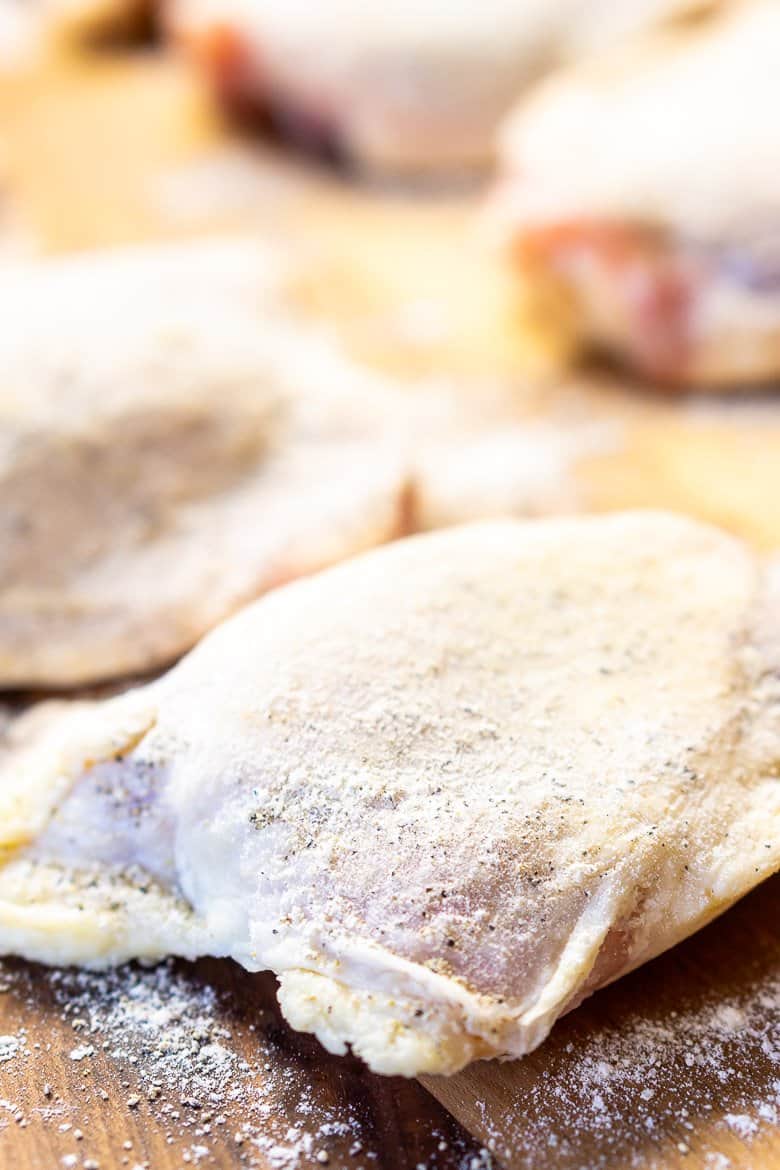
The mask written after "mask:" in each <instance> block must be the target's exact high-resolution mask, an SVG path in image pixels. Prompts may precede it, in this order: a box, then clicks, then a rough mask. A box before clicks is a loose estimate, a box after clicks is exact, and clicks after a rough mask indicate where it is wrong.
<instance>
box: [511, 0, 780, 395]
mask: <svg viewBox="0 0 780 1170" xmlns="http://www.w3.org/2000/svg"><path fill="white" fill-rule="evenodd" d="M778 104H780V7H778V5H777V4H775V3H774V2H773V0H752V2H750V0H748V2H746V3H737V4H732V5H727V6H725V8H723V9H722V10H721V11H720V12H719V14H718V15H717V17H713V18H712V19H710V20H706V21H702V22H701V23H700V24H699V25H696V26H694V27H693V28H692V29H689V30H687V31H684V32H680V31H678V32H677V33H676V34H675V35H674V36H672V35H666V36H663V37H661V36H659V37H656V38H654V39H652V40H650V41H649V42H648V44H647V45H645V46H644V47H640V48H637V49H636V50H635V51H633V52H632V53H630V54H627V55H626V54H624V53H621V54H618V53H614V54H612V55H610V56H606V57H604V58H603V59H599V60H598V61H597V62H593V63H589V64H585V65H582V66H580V67H579V68H577V69H574V70H571V71H564V72H561V73H560V74H559V75H556V76H555V77H553V78H551V79H550V80H549V81H548V82H547V83H546V84H543V85H542V86H540V88H539V89H538V90H537V91H536V92H535V94H534V95H532V97H531V98H530V100H529V101H528V102H526V103H521V104H520V105H519V106H518V109H517V112H516V114H515V115H514V116H513V117H511V118H510V120H509V122H508V124H507V126H506V128H505V131H504V133H503V149H502V169H503V174H502V177H501V179H500V182H499V187H498V190H497V193H496V196H495V200H494V207H495V212H496V214H497V216H498V217H499V220H500V223H501V225H502V231H503V232H504V234H505V235H506V237H507V239H508V242H509V245H510V248H511V250H512V255H513V257H514V259H515V261H516V262H517V264H518V265H519V268H520V270H521V273H522V276H523V277H524V283H525V290H526V294H527V295H528V296H529V297H530V315H531V319H532V321H534V322H535V323H536V325H537V327H541V328H542V329H543V330H544V331H545V332H546V333H547V334H548V336H549V337H550V339H551V340H552V344H553V346H554V347H558V348H559V349H560V350H561V351H562V352H563V353H566V352H570V351H571V349H572V348H575V349H577V348H579V347H581V346H586V347H593V346H597V347H600V348H603V349H607V350H609V351H611V352H612V353H613V354H617V355H618V357H620V358H621V359H622V360H623V361H624V362H625V363H627V364H628V365H629V366H631V367H633V368H634V369H636V370H638V371H640V372H641V373H643V374H645V375H647V376H648V377H650V378H651V379H657V380H661V381H664V382H667V383H670V384H673V385H675V384H677V385H683V386H684V385H702V386H705V387H706V386H709V385H719V386H736V387H739V386H741V385H744V384H745V383H746V382H762V381H774V380H776V379H777V377H778V375H780V123H778V119H777V109H778Z"/></svg>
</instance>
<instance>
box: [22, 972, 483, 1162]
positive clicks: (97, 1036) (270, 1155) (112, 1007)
mask: <svg viewBox="0 0 780 1170" xmlns="http://www.w3.org/2000/svg"><path fill="white" fill-rule="evenodd" d="M42 989H43V990H45V991H46V992H48V993H49V994H50V995H51V997H52V998H53V1000H54V1004H55V1007H56V1010H57V1014H58V1016H59V1017H60V1019H61V1021H62V1022H63V1023H64V1024H66V1025H69V1027H70V1028H71V1029H72V1030H73V1032H74V1033H75V1036H76V1039H75V1041H74V1043H73V1045H72V1046H71V1047H69V1048H67V1049H66V1054H67V1057H68V1058H69V1060H70V1061H73V1062H76V1064H77V1066H78V1068H79V1069H83V1070H84V1072H85V1073H88V1072H89V1066H90V1064H91V1062H92V1061H93V1060H94V1058H95V1056H96V1054H107V1055H108V1056H109V1057H111V1058H113V1060H114V1061H116V1064H117V1068H118V1069H122V1070H123V1071H124V1072H125V1073H126V1078H125V1080H123V1081H121V1084H122V1090H121V1093H122V1096H121V1097H120V1100H119V1102H118V1104H120V1106H123V1107H125V1108H127V1109H128V1110H129V1111H131V1112H133V1113H136V1112H137V1111H139V1110H140V1111H142V1112H146V1113H148V1114H149V1115H151V1116H152V1117H154V1118H155V1119H156V1121H157V1122H159V1123H160V1124H162V1126H163V1127H164V1126H165V1124H166V1122H168V1123H169V1124H170V1127H171V1129H172V1130H174V1131H175V1132H176V1134H177V1139H176V1141H177V1146H176V1150H177V1153H178V1156H179V1159H180V1161H181V1163H182V1165H183V1166H184V1167H187V1166H190V1165H191V1166H196V1167H197V1166H200V1167H202V1168H203V1170H205V1168H206V1167H208V1166H209V1165H213V1164H214V1162H215V1157H216V1148H217V1147H219V1148H220V1149H224V1147H225V1145H226V1144H228V1145H229V1146H231V1147H233V1148H235V1149H236V1151H237V1156H238V1158H239V1160H240V1162H241V1164H242V1166H245V1167H246V1168H247V1170H252V1168H254V1167H257V1168H260V1167H262V1168H263V1170H266V1168H269V1167H270V1168H271V1170H306V1168H310V1167H315V1168H317V1167H323V1166H324V1167H329V1170H341V1167H342V1166H347V1165H348V1166H349V1168H350V1170H352V1168H353V1167H354V1168H355V1170H360V1168H362V1170H374V1168H376V1167H379V1166H381V1165H382V1161H381V1158H380V1156H381V1154H382V1153H383V1151H382V1149H381V1145H380V1139H378V1138H377V1136H376V1134H375V1132H374V1131H373V1130H372V1129H371V1127H370V1126H369V1127H367V1125H366V1116H365V1108H364V1106H362V1105H361V1103H360V1101H353V1100H351V1099H348V1097H347V1094H346V1093H344V1094H341V1095H339V1093H338V1092H336V1093H331V1094H329V1095H328V1101H330V1102H331V1103H326V1102H324V1101H323V1098H322V1095H321V1094H319V1093H318V1092H317V1091H316V1072H317V1069H316V1066H315V1065H314V1064H313V1062H312V1063H311V1065H310V1066H308V1067H307V1065H306V1062H305V1060H302V1059H299V1058H297V1057H296V1056H295V1054H292V1053H291V1052H290V1049H289V1046H285V1044H284V1043H280V1041H279V1037H280V1036H281V1035H283V1033H284V1029H283V1027H282V1026H281V1025H280V1023H279V1017H278V1015H277V1013H276V1012H275V1011H271V1010H265V1011H263V1010H262V1009H260V1010H259V1012H258V1014H257V1017H256V1022H254V1023H249V1024H247V1023H246V1021H244V1022H243V1024H242V1030H243V1031H244V1032H245V1031H246V1029H247V1027H248V1028H249V1030H250V1031H251V1032H252V1033H253V1035H252V1037H251V1043H250V1044H249V1045H248V1046H247V1045H246V1044H244V1045H243V1050H242V1046H241V1045H240V1044H238V1043H237V1041H236V1037H235V1035H234V1033H233V1030H232V1029H233V1028H234V1025H235V1021H234V1020H233V1019H232V1017H231V1013H230V1004H229V998H230V997H229V996H228V995H227V994H226V993H224V992H220V991H217V990H216V989H215V988H213V987H212V986H210V985H209V984H208V983H204V982H203V980H202V978H198V977H197V976H196V975H195V974H194V973H193V972H191V970H190V969H189V968H188V967H186V966H185V965H182V964H179V965H177V964H175V963H172V962H168V963H162V964H160V965H158V966H155V967H140V966H135V965H130V966H127V967H123V968H119V969H116V970H110V971H106V972H88V971H76V970H71V969H68V970H59V969H51V970H46V969H42V968H39V969H34V972H32V973H31V971H30V970H29V969H28V968H26V967H20V966H18V965H15V964H8V965H7V966H5V967H3V966H2V965H0V991H4V992H8V991H12V992H13V993H14V996H15V997H23V998H26V999H27V1001H28V1002H29V1003H30V1004H31V1005H34V1004H35V1002H36V997H37V996H39V995H40V992H41V990H42ZM236 1030H237V1029H236ZM40 1047H41V1046H40V1045H34V1044H31V1043H30V1042H29V1039H28V1037H27V1034H26V1033H25V1031H24V1030H23V1029H21V1030H20V1031H19V1032H18V1033H16V1034H14V1035H5V1036H0V1096H2V1095H4V1094H7V1093H8V1094H11V1093H12V1089H13V1086H14V1085H16V1086H18V1085H19V1084H20V1082H22V1081H23V1082H25V1083H26V1084H27V1085H30V1084H31V1083H32V1084H35V1085H36V1088H37V1092H38V1094H39V1096H40V1101H39V1103H38V1104H37V1105H35V1106H34V1107H33V1108H31V1107H30V1106H29V1103H28V1104H27V1106H26V1110H25V1109H23V1108H22V1107H21V1105H19V1104H17V1103H14V1101H13V1100H8V1101H6V1100H3V1099H0V1131H1V1130H2V1129H3V1128H5V1127H6V1126H7V1125H9V1124H13V1123H16V1124H17V1125H21V1126H23V1127H26V1126H27V1125H29V1124H30V1121H31V1120H33V1121H35V1122H36V1123H37V1122H39V1121H43V1122H45V1123H49V1124H52V1125H55V1126H56V1127H57V1129H58V1131H59V1133H60V1134H62V1135H63V1139H64V1140H71V1139H72V1140H74V1141H75V1143H76V1149H77V1151H78V1152H77V1153H76V1152H74V1153H68V1152H65V1153H64V1154H63V1159H67V1160H63V1161H62V1163H61V1164H62V1166H64V1167H68V1166H72V1167H73V1168H74V1170H84V1168H85V1167H86V1166H87V1165H88V1164H89V1163H90V1162H91V1161H94V1159H93V1158H91V1157H90V1154H89V1124H88V1120H87V1113H88V1112H89V1105H90V1104H91V1105H92V1107H93V1109H94V1105H95V1104H96V1102H95V1096H94V1095H96V1096H97V1097H102V1099H103V1101H104V1102H105V1101H107V1100H108V1099H109V1094H108V1093H107V1092H106V1088H108V1086H105V1087H104V1085H103V1084H95V1085H94V1086H93V1087H92V1088H91V1093H92V1094H93V1096H92V1100H91V1102H90V1100H89V1097H87V1100H85V1101H84V1103H83V1105H84V1110H85V1112H84V1117H83V1119H82V1116H81V1111H80V1106H81V1103H80V1102H76V1103H75V1104H74V1102H73V1101H71V1100H68V1101H64V1100H59V1099H58V1096H57V1094H56V1093H55V1092H54V1090H53V1088H52V1087H51V1086H50V1085H46V1084H37V1083H36V1076H37V1074H36V1070H35V1061H36V1057H38V1056H39V1055H40V1053H39V1052H38V1051H37V1049H40ZM247 1051H249V1052H250V1053H251V1056H250V1057H247V1056H246V1055H244V1054H245V1053H247ZM88 1083H89V1084H90V1085H91V1084H92V1082H91V1081H89V1082H88ZM349 1083H350V1082H349V1080H348V1079H347V1080H345V1085H347V1086H348V1085H349ZM116 1093H117V1089H116V1085H114V1086H113V1088H112V1092H111V1097H115V1095H116ZM17 1096H18V1097H19V1098H20V1099H21V1098H22V1096H23V1095H22V1094H21V1093H18V1094H17ZM280 1102H284V1108H283V1109H280ZM282 1114H283V1116H282ZM291 1118H293V1119H294V1121H295V1124H293V1125H291V1124H290V1120H291ZM82 1131H83V1132H82ZM74 1135H76V1137H75V1138H74ZM181 1135H184V1144H183V1145H182V1144H181V1142H180V1141H179V1137H180V1136H181ZM427 1137H428V1139H429V1140H428V1145H429V1146H430V1149H431V1153H430V1154H429V1155H428V1156H427V1157H426V1160H425V1161H424V1162H421V1163H420V1164H419V1166H420V1170H490V1166H491V1159H490V1156H489V1154H488V1152H487V1151H486V1150H480V1149H479V1147H478V1146H477V1145H475V1143H474V1142H473V1141H472V1140H471V1139H468V1138H466V1137H465V1136H464V1137H463V1138H460V1137H456V1138H455V1139H453V1137H452V1134H451V1133H450V1132H449V1131H448V1132H447V1134H444V1133H439V1132H436V1131H434V1132H431V1133H430V1134H429V1135H427ZM445 1139H446V1140H445ZM1 1141H2V1134H1V1133H0V1142H1ZM172 1141H173V1139H172ZM1 1150H2V1147H0V1153H1ZM345 1159H346V1160H345ZM0 1164H2V1161H1V1159H0ZM402 1164H403V1163H399V1165H402ZM122 1166H123V1167H124V1166H127V1167H128V1170H136V1166H137V1167H138V1170H154V1168H153V1166H151V1164H150V1163H144V1162H143V1161H141V1162H137V1161H136V1159H135V1158H134V1156H133V1153H132V1151H131V1150H129V1151H128V1152H127V1155H126V1156H125V1157H124V1158H123V1159H122ZM97 1170H109V1168H106V1167H104V1166H102V1165H101V1166H98V1168H97ZM110 1170H114V1167H113V1166H112V1167H111V1168H110ZM410 1170H416V1168H415V1167H414V1166H411V1167H410Z"/></svg>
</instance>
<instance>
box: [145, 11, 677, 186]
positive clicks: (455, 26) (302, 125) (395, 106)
mask: <svg viewBox="0 0 780 1170" xmlns="http://www.w3.org/2000/svg"><path fill="white" fill-rule="evenodd" d="M698 7H700V4H697V3H693V2H692V0H624V3H622V4H621V5H619V6H616V5H614V4H607V3H605V2H603V0H598V2H597V3H593V0H591V2H590V3H585V2H584V0H525V2H524V3H518V2H517V0H490V2H489V3H481V4H475V3H474V2H473V0H422V2H420V0H396V3H394V4H378V3H368V4H367V3H364V2H361V0H331V3H328V4H311V3H309V2H307V0H227V2H226V0H169V3H168V5H167V7H166V13H167V21H168V23H169V26H170V27H171V28H172V29H173V31H174V34H175V35H176V36H177V37H178V38H179V39H181V40H182V41H183V42H184V43H185V44H186V45H187V46H188V47H189V48H190V49H191V50H192V51H193V53H194V55H195V57H196V58H197V59H198V60H199V61H201V62H202V63H203V65H204V66H205V69H206V71H207V73H208V75H209V76H210V77H211V78H212V80H213V82H214V85H215V87H216V89H217V91H218V93H219V94H220V95H221V96H222V98H223V99H224V100H225V101H226V102H227V104H228V106H230V107H233V108H238V110H240V111H242V112H244V113H246V112H248V111H252V110H255V111H257V110H265V111H266V112H267V113H269V114H270V115H271V118H272V119H273V120H274V121H275V122H276V123H277V125H278V126H279V127H280V128H281V129H282V131H283V132H285V133H287V134H288V135H289V136H291V137H294V138H297V139H299V140H302V141H303V142H304V143H305V144H307V145H310V146H311V145H314V146H315V147H317V146H318V147H320V148H325V149H330V150H335V151H336V152H338V153H339V154H346V155H347V156H348V158H349V159H350V160H352V161H354V162H356V163H357V164H358V165H360V166H363V167H366V168H367V169H369V170H376V171H389V172H436V171H441V170H447V169H452V168H455V169H459V168H472V167H475V166H484V165H485V164H486V163H487V162H488V161H489V160H490V157H491V154H492V140H493V132H494V130H495V128H496V125H497V124H498V122H499V120H500V118H501V117H502V116H503V115H504V114H505V113H506V112H507V110H508V109H509V107H510V105H511V103H512V102H513V100H514V99H515V98H516V97H517V95H518V93H519V92H520V91H522V90H523V89H524V88H525V87H526V86H528V85H529V83H530V82H532V81H533V80H535V79H536V78H537V77H538V76H539V75H540V74H541V73H543V72H544V71H546V70H548V69H549V68H550V67H551V65H553V64H555V63H556V62H558V61H560V60H563V59H567V58H570V57H574V56H579V55H581V54H583V53H586V52H588V51H590V50H592V49H593V48H594V47H595V46H597V45H599V44H603V43H609V42H612V41H616V40H621V39H622V38H624V37H626V36H628V35H629V34H630V33H631V32H633V31H636V29H639V28H642V27H645V26H647V25H652V24H655V23H658V22H660V21H662V20H664V19H665V18H670V17H672V16H677V15H680V14H685V13H687V12H688V11H690V10H692V9H695V8H698Z"/></svg>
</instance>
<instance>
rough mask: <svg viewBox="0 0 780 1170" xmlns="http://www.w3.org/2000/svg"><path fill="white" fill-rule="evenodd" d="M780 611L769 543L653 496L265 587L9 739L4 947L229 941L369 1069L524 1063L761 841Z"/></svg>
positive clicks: (49, 953) (735, 890) (769, 840)
mask: <svg viewBox="0 0 780 1170" xmlns="http://www.w3.org/2000/svg"><path fill="white" fill-rule="evenodd" d="M778 615H780V572H778V566H777V564H775V565H774V566H771V565H765V564H763V563H761V562H759V561H757V560H756V559H755V558H754V556H753V555H751V554H750V553H749V552H748V551H747V550H746V548H744V547H743V546H742V545H740V544H739V543H737V542H736V541H733V540H731V539H730V538H728V537H726V536H725V535H723V534H721V533H720V532H719V531H717V530H715V529H712V528H708V527H705V526H703V525H699V524H696V523H694V522H692V521H689V520H686V519H683V518H680V517H674V516H672V515H668V514H662V513H658V514H656V513H626V514H622V515H616V516H613V517H609V518H603V519H570V520H553V521H538V522H525V523H523V522H512V521H505V522H496V523H491V524H482V525H474V526H466V527H463V528H459V529H452V530H449V531H447V532H444V533H436V534H432V535H426V536H419V537H413V538H411V539H409V540H406V541H402V542H398V543H396V544H395V545H392V546H390V547H389V548H387V549H382V550H378V551H374V552H372V553H368V554H366V555H364V556H362V557H360V558H358V559H355V560H354V561H352V562H351V563H350V564H348V565H343V566H339V567H337V568H335V569H331V570H330V571H327V572H325V573H322V574H319V575H317V576H315V577H311V578H309V579H307V580H305V581H301V582H298V583H296V584H293V585H290V586H287V587H286V588H284V589H280V590H277V591H276V592H274V593H273V594H270V595H269V596H267V597H266V598H264V599H262V600H261V601H259V602H257V603H256V604H255V605H253V606H251V607H250V608H248V609H246V610H244V611H243V612H242V613H241V614H239V615H237V616H236V617H234V618H233V619H232V620H230V621H229V622H227V623H225V624H224V625H222V626H221V627H220V628H219V629H217V630H216V631H214V632H213V633H212V634H211V635H210V636H209V637H207V638H206V639H205V640H204V641H203V642H202V643H201V644H200V645H199V646H198V647H197V648H196V649H195V650H194V651H193V652H192V653H191V654H190V655H189V656H188V657H187V658H185V659H184V660H183V661H182V662H181V663H180V664H179V665H178V666H177V667H175V668H174V669H173V670H172V671H171V672H170V673H169V674H167V675H165V676H164V677H163V678H161V679H159V680H158V681H156V682H154V683H152V684H150V685H147V686H145V687H142V688H140V689H138V690H135V691H131V692H128V693H127V694H125V695H123V696H121V697H119V698H116V699H113V700H109V701H107V702H103V703H94V704H81V705H79V706H77V707H76V708H75V709H74V710H73V711H72V713H68V710H67V709H66V711H65V714H64V715H63V714H59V717H56V716H57V713H56V712H53V713H51V714H50V716H49V717H47V718H45V720H44V719H43V718H42V717H40V716H39V717H38V727H37V728H36V727H32V728H27V735H26V738H27V740H28V742H27V743H26V744H25V743H24V742H23V741H24V739H25V735H23V734H21V733H20V734H19V735H18V736H17V742H16V745H15V746H14V747H13V748H12V749H11V750H10V751H9V752H8V753H7V755H6V759H5V762H4V766H3V771H2V779H1V780H0V833H1V834H2V840H1V844H2V847H3V850H4V853H3V858H4V864H3V866H2V868H1V869H0V949H1V950H2V951H5V952H15V953H19V954H22V955H25V956H28V957H29V958H32V959H36V960H43V961H46V962H69V963H70V962H74V963H88V964H95V965H101V964H107V963H114V962H120V961H122V960H124V959H128V958H131V957H133V956H138V957H143V958H155V957H157V956H159V955H163V954H166V953H168V952H173V953H177V954H183V955H189V956H193V955H198V954H202V953H204V952H208V953H212V954H217V955H230V956H232V957H233V958H235V959H237V960H238V961H239V962H240V963H242V964H243V965H244V966H245V967H247V968H249V969H250V970H259V969H262V968H270V969H271V970H273V971H275V972H276V973H277V974H278V976H279V980H280V991H279V997H280V1001H281V1005H282V1010H283V1011H284V1013H285V1015H286V1016H287V1018H288V1019H289V1020H290V1021H291V1022H292V1024H293V1025H294V1026H295V1027H297V1028H301V1029H304V1030H307V1031H312V1032H315V1033H316V1034H317V1035H318V1036H319V1037H320V1039H321V1040H322V1042H323V1043H324V1044H325V1045H326V1046H327V1047H328V1048H329V1049H331V1050H332V1051H335V1052H342V1051H344V1049H345V1047H346V1046H347V1045H351V1046H352V1048H353V1049H354V1050H355V1051H356V1052H357V1053H359V1054H360V1055H361V1056H362V1057H363V1058H364V1059H365V1060H366V1061H367V1062H368V1063H369V1064H370V1065H371V1067H372V1068H374V1069H376V1070H378V1071H381V1072H385V1073H403V1074H408V1075H412V1074H416V1073H422V1072H445V1073H446V1072H452V1071H454V1070H456V1069H459V1068H461V1067H462V1066H463V1065H465V1064H466V1063H467V1062H468V1061H470V1060H472V1059H474V1058H477V1057H488V1056H512V1057H518V1056H521V1055H523V1053H526V1052H528V1051H529V1050H530V1049H532V1048H534V1047H535V1046H536V1045H537V1044H539V1043H540V1042H541V1041H542V1040H543V1039H544V1037H545V1036H546V1034H547V1032H548V1031H549V1029H550V1027H551V1026H552V1024H553V1023H554V1021H555V1020H556V1019H557V1017H558V1016H560V1015H561V1013H563V1012H565V1011H568V1010H569V1009H570V1008H572V1007H573V1006H575V1005H576V1004H577V1003H578V1002H579V1001H580V1000H581V999H582V998H583V997H584V996H585V995H587V994H588V993H590V992H591V991H593V990H595V989H596V988H597V987H600V986H601V985H603V984H604V983H607V982H609V981H610V980H612V979H615V978H617V977H618V976H619V975H620V974H622V973H623V972H625V971H628V970H630V969H631V968H632V967H635V966H637V965H638V964H639V963H642V962H644V961H645V960H647V959H649V958H651V957H652V956H653V955H656V954H658V952H659V951H662V950H664V949H665V948H666V947H669V946H671V945H672V944H673V943H675V942H677V941H678V940H679V939H681V938H683V937H684V936H685V935H687V934H689V933H690V932H691V931H693V930H696V929H697V928H698V927H700V926H702V925H703V924H704V923H705V922H707V921H709V920H710V919H711V918H713V917H714V916H715V915H717V914H719V913H720V912H721V911H722V910H724V909H725V908H726V907H727V906H728V905H730V904H731V903H732V902H733V901H734V900H735V899H736V898H738V897H739V896H740V895H741V894H743V893H745V892H746V891H747V890H748V889H750V888H751V887H752V886H754V885H755V884H756V883H757V882H759V881H761V880H762V878H764V877H766V876H768V875H769V874H771V873H772V872H773V871H774V870H776V869H777V868H778V867H779V866H780V781H779V780H778V760H780V621H779V618H778ZM44 715H46V713H44Z"/></svg>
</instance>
